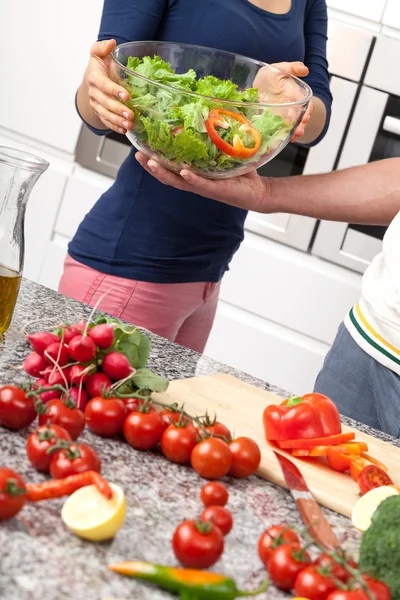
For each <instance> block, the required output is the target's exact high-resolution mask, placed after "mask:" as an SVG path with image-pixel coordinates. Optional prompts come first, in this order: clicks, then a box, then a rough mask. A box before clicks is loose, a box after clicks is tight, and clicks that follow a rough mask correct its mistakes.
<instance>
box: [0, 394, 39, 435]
mask: <svg viewBox="0 0 400 600" xmlns="http://www.w3.org/2000/svg"><path fill="white" fill-rule="evenodd" d="M36 416H37V413H36V410H35V403H34V400H33V398H31V397H30V396H28V395H27V394H26V393H25V392H24V390H22V389H21V388H19V387H17V386H16V385H4V386H3V387H1V388H0V425H3V426H4V427H7V428H8V429H13V430H18V429H24V428H25V427H28V425H30V424H31V423H32V422H33V421H34V420H35V419H36Z"/></svg>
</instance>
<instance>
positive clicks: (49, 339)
mask: <svg viewBox="0 0 400 600" xmlns="http://www.w3.org/2000/svg"><path fill="white" fill-rule="evenodd" d="M26 337H27V338H28V340H29V341H30V344H31V346H32V348H33V350H34V351H35V352H37V353H38V354H40V356H43V354H44V351H45V350H46V348H47V346H50V344H55V343H56V342H57V343H59V342H60V338H59V337H58V336H57V335H55V333H48V332H47V331H41V332H39V333H33V334H32V335H28V336H26Z"/></svg>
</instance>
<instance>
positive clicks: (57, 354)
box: [44, 342, 69, 367]
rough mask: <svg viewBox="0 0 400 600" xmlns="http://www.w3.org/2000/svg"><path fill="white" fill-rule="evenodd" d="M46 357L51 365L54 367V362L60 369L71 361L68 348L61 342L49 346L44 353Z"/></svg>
mask: <svg viewBox="0 0 400 600" xmlns="http://www.w3.org/2000/svg"><path fill="white" fill-rule="evenodd" d="M44 357H45V359H46V360H47V362H48V363H50V364H51V365H54V362H56V363H57V364H58V366H60V367H63V366H64V365H66V364H67V362H68V359H69V355H68V350H67V347H66V346H64V345H63V344H61V342H57V343H54V344H50V346H47V348H46V350H45V351H44ZM51 359H53V360H51ZM53 361H54V362H53Z"/></svg>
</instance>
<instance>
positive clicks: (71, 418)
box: [39, 398, 85, 440]
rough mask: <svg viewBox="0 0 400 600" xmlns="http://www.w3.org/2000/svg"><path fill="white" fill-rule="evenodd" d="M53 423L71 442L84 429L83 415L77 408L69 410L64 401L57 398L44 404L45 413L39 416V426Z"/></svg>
mask: <svg viewBox="0 0 400 600" xmlns="http://www.w3.org/2000/svg"><path fill="white" fill-rule="evenodd" d="M48 422H50V423H53V424H54V425H59V426H60V427H63V429H66V430H67V431H68V433H69V435H70V436H71V437H72V439H73V440H76V438H77V437H79V436H80V434H81V433H82V431H83V430H84V428H85V415H84V414H83V412H82V411H81V410H79V409H78V408H70V407H69V406H67V404H66V402H65V401H64V400H61V399H60V398H57V399H55V400H50V402H48V403H47V404H46V411H45V412H44V413H43V414H42V415H40V416H39V425H46V423H48Z"/></svg>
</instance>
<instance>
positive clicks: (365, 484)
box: [358, 465, 393, 495]
mask: <svg viewBox="0 0 400 600" xmlns="http://www.w3.org/2000/svg"><path fill="white" fill-rule="evenodd" d="M358 485H359V488H360V492H361V495H363V494H366V493H367V492H369V490H372V489H373V488H377V487H380V486H381V485H393V481H392V480H391V479H390V477H389V475H388V474H387V473H385V471H384V470H383V469H381V468H380V467H377V466H376V465H368V466H367V467H365V469H363V470H362V471H361V473H360V476H359V478H358Z"/></svg>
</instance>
